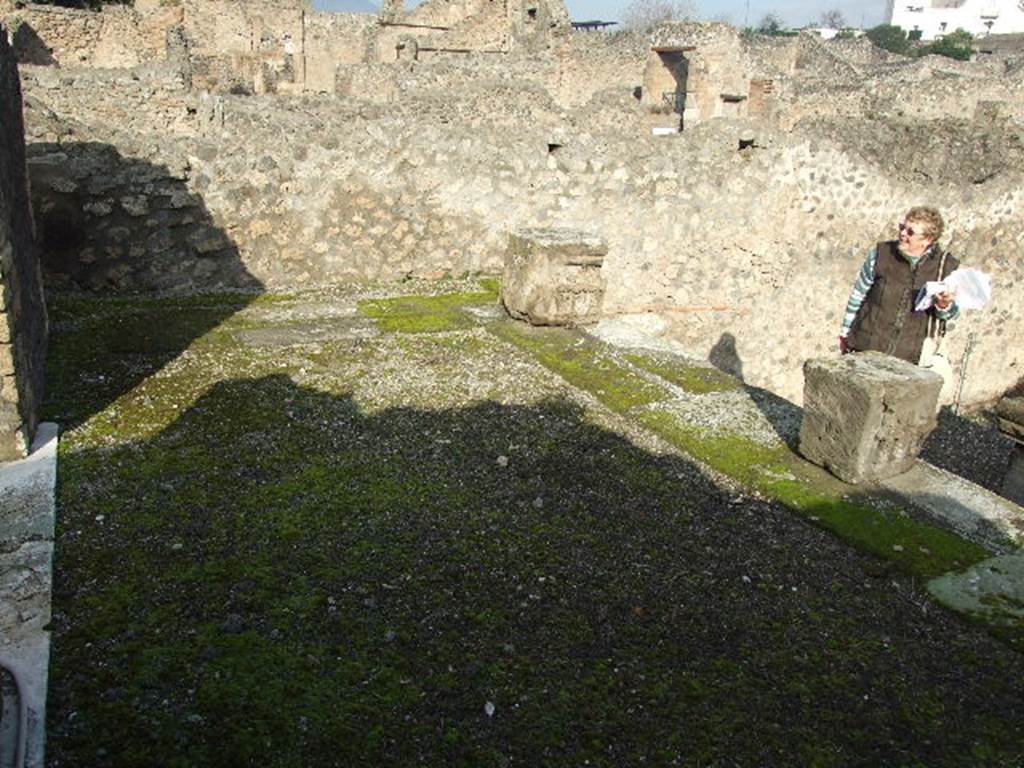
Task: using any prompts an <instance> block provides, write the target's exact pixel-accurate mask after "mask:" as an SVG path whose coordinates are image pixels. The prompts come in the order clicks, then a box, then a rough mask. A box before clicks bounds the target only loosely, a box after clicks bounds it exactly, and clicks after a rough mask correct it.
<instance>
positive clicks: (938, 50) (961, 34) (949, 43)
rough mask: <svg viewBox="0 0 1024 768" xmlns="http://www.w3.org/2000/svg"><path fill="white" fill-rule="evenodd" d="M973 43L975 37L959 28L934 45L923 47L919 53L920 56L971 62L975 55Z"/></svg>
mask: <svg viewBox="0 0 1024 768" xmlns="http://www.w3.org/2000/svg"><path fill="white" fill-rule="evenodd" d="M973 43H974V36H973V35H972V34H971V33H970V32H968V31H967V30H966V29H960V28H958V29H957V30H956V31H955V32H950V33H949V34H948V35H945V36H944V37H943V38H942V39H941V40H936V41H935V42H934V43H929V44H928V45H925V46H923V47H922V48H921V49H920V50H919V51H918V54H919V55H921V56H927V55H928V54H930V53H933V54H935V55H936V56H948V57H949V58H951V59H959V60H960V61H970V58H971V56H973V55H974V45H973Z"/></svg>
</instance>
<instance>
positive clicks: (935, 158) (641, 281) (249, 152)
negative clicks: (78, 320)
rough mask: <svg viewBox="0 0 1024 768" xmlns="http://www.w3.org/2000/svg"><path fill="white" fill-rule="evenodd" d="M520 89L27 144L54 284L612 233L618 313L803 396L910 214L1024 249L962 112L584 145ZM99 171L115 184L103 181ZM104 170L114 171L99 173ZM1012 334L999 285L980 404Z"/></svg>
mask: <svg viewBox="0 0 1024 768" xmlns="http://www.w3.org/2000/svg"><path fill="white" fill-rule="evenodd" d="M396 66H397V65H396ZM403 71H406V70H403ZM406 72H407V71H406ZM407 74H409V76H412V73H408V72H407ZM531 92H532V91H530V90H525V91H520V92H519V93H512V92H510V94H509V98H507V99H503V100H502V102H503V103H508V105H509V107H508V111H507V112H505V113H501V114H490V115H487V114H486V113H483V112H480V111H478V110H484V109H486V105H487V104H488V101H487V99H488V97H489V96H491V95H492V88H491V87H489V86H488V84H487V83H483V84H481V86H480V88H479V91H477V92H471V89H470V88H469V86H468V85H467V86H466V89H465V92H464V93H463V94H462V96H461V97H456V96H455V95H453V94H448V96H447V98H446V99H443V98H442V97H441V95H440V94H439V95H438V96H437V99H436V104H437V105H438V109H439V111H438V112H436V113H432V112H431V111H430V108H429V107H428V106H427V105H428V104H429V103H433V102H432V101H429V100H419V101H418V100H416V99H413V98H410V99H408V100H401V99H400V100H397V101H395V102H392V103H388V104H382V105H373V104H366V103H357V102H345V101H338V100H335V99H331V98H326V97H325V98H322V99H310V98H306V99H301V100H300V99H289V100H279V99H278V100H274V101H273V102H272V103H271V102H268V101H266V100H262V99H252V98H244V97H228V98H225V99H223V101H222V105H221V112H220V114H221V116H222V120H223V122H222V124H220V125H218V126H215V127H214V129H213V130H209V131H206V132H205V133H203V132H202V131H200V130H199V129H197V134H196V135H194V136H183V137H182V139H181V140H180V141H178V142H170V141H168V140H166V138H165V137H163V136H154V137H151V138H150V139H145V140H143V138H140V137H138V136H133V137H132V139H131V140H128V139H126V138H125V137H124V136H119V135H116V134H114V133H109V132H108V133H103V130H101V128H100V127H96V126H94V127H92V128H91V129H90V128H89V127H82V128H80V129H79V130H78V131H77V132H76V142H75V143H74V144H70V143H68V142H67V141H65V142H64V144H63V145H62V146H61V147H60V149H59V152H60V153H62V154H61V156H60V157H59V161H54V160H51V159H48V157H47V154H52V153H53V151H54V149H53V148H52V147H47V146H45V145H44V144H45V143H44V142H39V143H36V144H34V146H33V157H32V160H31V167H32V172H33V180H34V189H35V195H36V200H37V205H38V207H39V209H40V211H41V214H40V218H41V227H42V230H43V232H44V236H48V235H47V230H48V226H49V222H51V221H52V220H54V219H52V218H48V215H47V212H48V211H49V212H58V213H59V214H60V215H59V216H58V217H57V220H62V221H68V220H71V219H70V218H69V216H70V214H69V212H72V211H76V210H77V211H82V212H83V213H82V214H81V215H80V217H79V219H78V220H77V222H78V226H79V227H80V239H79V240H78V241H77V242H76V241H74V239H73V238H72V239H71V240H72V242H71V244H70V245H72V246H74V247H66V248H64V250H63V251H61V252H60V253H61V254H62V255H61V257H60V258H59V259H54V258H53V257H52V256H48V261H47V268H48V272H49V279H50V280H51V281H52V282H53V284H54V285H61V286H64V287H80V288H87V289H89V288H101V289H105V290H111V289H113V290H182V289H194V288H198V287H202V288H207V289H208V288H216V287H229V286H231V285H234V284H235V281H238V280H241V281H242V283H243V285H244V284H245V281H246V280H248V279H251V280H255V281H256V282H257V283H259V284H262V285H265V286H267V287H270V288H273V289H281V290H292V289H295V288H301V287H308V286H313V285H319V284H325V283H332V282H338V281H347V280H366V279H382V280H391V279H399V278H401V277H403V276H405V275H422V276H439V275H442V274H462V273H467V272H475V271H488V272H496V271H499V270H500V267H501V264H502V260H503V258H504V249H505V244H506V241H507V236H508V233H509V232H510V231H512V230H513V229H516V228H518V227H525V226H553V225H565V226H573V227H577V228H579V227H582V228H585V229H589V230H591V231H593V232H595V233H596V234H598V235H600V236H602V237H603V238H605V239H606V240H607V241H608V243H609V246H610V251H609V254H608V257H607V259H606V261H605V267H604V269H605V272H606V274H607V278H608V284H609V290H608V292H607V295H606V304H605V308H604V309H605V312H606V314H608V315H610V316H614V315H621V314H627V315H628V314H647V315H651V314H653V315H654V316H656V317H659V318H661V322H662V323H663V327H664V332H665V333H666V334H668V335H670V336H672V337H673V338H676V339H679V340H680V341H682V342H684V343H685V344H686V346H687V347H688V348H690V349H692V350H693V351H694V352H695V353H700V354H712V355H717V356H718V357H719V359H721V357H722V355H721V354H720V353H721V350H722V349H728V350H729V355H728V360H727V364H728V365H731V366H732V367H733V369H734V370H735V371H736V372H737V373H741V374H742V375H743V376H744V378H745V380H746V381H748V382H749V383H751V384H754V385H757V386H763V387H766V388H769V389H771V390H773V391H775V392H778V393H780V394H783V395H784V396H786V397H789V398H792V399H794V400H799V399H800V396H801V386H802V374H801V366H802V363H803V361H804V360H805V359H807V358H808V357H814V356H819V355H827V354H831V353H832V351H833V347H834V345H835V337H836V335H837V334H838V328H839V323H840V320H841V313H842V310H843V307H844V306H845V302H846V298H847V296H848V293H849V289H850V286H851V284H852V281H853V279H854V277H855V275H856V272H857V270H858V268H859V266H860V264H861V262H862V260H863V258H864V256H865V254H866V251H867V248H868V247H870V245H871V244H873V243H874V242H876V241H877V240H878V239H880V238H883V237H887V236H890V235H891V232H892V229H893V226H894V225H895V222H896V221H897V219H898V216H899V215H900V213H901V212H902V211H903V210H904V209H905V208H907V207H909V206H911V205H913V204H918V203H921V202H928V203H931V204H934V205H937V206H939V207H940V208H941V209H942V210H944V211H945V212H946V213H947V215H948V218H949V221H950V237H951V244H952V247H953V250H954V252H955V253H957V254H958V255H960V256H962V257H963V260H964V262H965V263H966V264H969V265H971V266H975V267H978V268H981V269H983V270H985V271H986V272H989V273H991V274H992V275H993V279H994V280H995V281H996V285H997V286H1010V285H1014V284H1019V282H1020V280H1021V278H1022V277H1024V275H1022V274H1021V272H1022V265H1021V263H1020V261H1019V259H1016V258H1015V256H1014V254H1016V253H1019V252H1020V249H1021V248H1022V247H1024V240H1022V238H1024V235H1022V234H1021V233H1022V232H1024V227H1022V226H1021V221H1020V215H1021V214H1020V211H1022V210H1024V207H1022V206H1021V203H1024V200H1022V199H1021V193H1020V192H1019V191H1018V190H1019V189H1020V188H1021V184H1020V182H1021V177H1022V171H1021V169H1022V168H1024V158H1021V157H1020V156H1018V155H1015V154H1013V149H1012V148H1013V143H1012V141H1011V139H1012V137H1011V136H1010V135H1009V134H1010V133H1012V132H1010V131H1008V130H1007V131H1003V132H1002V133H1000V132H998V131H996V129H995V128H991V130H992V131H994V132H993V133H991V135H987V136H981V137H978V138H977V139H974V138H972V135H973V132H975V131H977V130H982V129H981V128H980V127H979V126H977V125H974V124H973V123H972V124H971V125H970V126H961V127H960V128H958V129H957V130H956V131H952V132H951V130H952V129H951V128H950V127H948V126H946V125H937V126H934V127H929V126H928V125H926V124H919V125H917V132H916V133H910V134H903V133H902V129H901V128H900V126H899V125H898V124H892V125H890V126H889V127H888V128H887V131H886V132H884V135H883V134H881V133H879V132H878V129H877V120H873V119H862V120H861V121H860V123H858V122H856V121H853V120H851V119H850V118H844V120H843V121H842V123H843V130H844V131H845V133H844V134H842V136H844V137H846V138H845V139H844V138H842V137H841V136H840V135H839V134H837V135H835V136H830V135H829V134H828V132H827V131H826V130H825V129H824V128H819V129H817V130H815V131H811V132H809V133H808V134H802V133H798V134H796V135H792V136H790V135H787V134H783V133H777V132H772V131H770V130H769V129H767V128H763V129H762V133H761V134H759V141H760V145H761V146H762V147H763V148H761V149H750V150H744V151H742V152H741V151H738V145H737V137H738V135H739V133H738V132H739V131H740V130H741V128H742V124H738V123H735V122H733V121H729V120H721V121H711V122H707V123H702V124H700V125H698V126H697V128H696V129H694V130H692V131H688V132H686V133H684V134H683V135H680V136H675V137H664V138H662V137H658V138H655V137H650V136H646V135H632V136H623V135H622V134H621V132H605V133H599V134H591V133H590V130H589V129H588V128H587V127H584V126H583V125H581V124H580V114H581V113H580V112H574V113H569V114H566V115H563V116H562V117H561V118H559V117H558V116H559V114H560V112H559V108H558V107H557V105H552V104H551V103H550V99H549V100H548V106H545V105H544V103H543V101H542V100H541V97H542V96H543V95H544V91H543V89H540V90H538V91H536V93H537V98H538V100H537V102H536V103H535V104H534V110H535V112H534V113H533V114H534V115H535V116H536V117H535V118H530V117H526V116H525V115H526V113H516V112H515V110H517V109H525V108H526V107H525V106H524V105H529V104H530V100H529V97H527V96H526V94H528V93H531ZM441 105H444V108H445V110H446V111H440V110H441ZM460 110H466V111H465V112H463V113H460ZM216 112H217V111H216V110H213V113H216ZM197 117H198V115H197ZM571 126H577V128H576V129H575V130H566V128H567V127H571ZM90 130H91V131H92V133H90ZM985 130H989V129H985ZM559 131H561V132H560V133H559ZM944 135H949V136H951V139H950V140H949V141H948V142H947V141H945V140H943V141H938V140H936V142H937V143H936V142H932V140H931V139H929V138H927V137H930V136H944ZM810 136H813V138H809V137H810ZM886 142H889V143H886ZM893 142H895V144H896V145H898V146H899V148H900V153H901V154H900V157H901V158H904V159H905V158H907V157H909V156H910V155H911V154H913V153H914V152H916V150H912V146H917V144H920V147H919V149H920V153H918V154H919V155H920V157H922V158H929V159H930V164H927V165H924V166H922V167H925V168H930V169H931V170H932V172H933V173H934V174H936V177H935V178H934V179H933V181H932V182H931V183H929V184H928V185H926V186H922V185H921V183H920V182H919V181H917V175H916V172H915V171H914V167H916V166H914V167H910V168H903V165H904V163H900V165H898V166H893V167H890V166H886V165H884V164H880V163H879V162H878V161H867V160H865V158H866V157H875V156H881V155H884V154H886V153H891V152H892V150H891V149H887V148H886V147H890V146H891V143H893ZM914 142H917V144H915V143H914ZM999 142H1002V144H1000V143H999ZM970 144H977V145H978V146H988V147H990V149H991V148H995V147H997V146H1000V147H1003V148H1002V149H1000V150H999V152H1000V156H1001V157H1002V158H1003V160H1002V164H1003V166H1004V167H1002V168H1001V169H990V171H991V172H990V173H988V174H985V178H979V179H978V180H977V183H974V184H970V185H966V186H965V185H964V184H963V179H964V174H963V172H962V171H961V169H960V167H959V166H958V165H956V162H955V158H957V157H960V156H964V147H965V146H967V145H970ZM1004 145H1005V146H1004ZM104 146H105V147H106V149H104ZM117 147H120V149H117V150H116V152H114V150H115V149H116V148H117ZM112 152H114V153H113V154H112ZM968 154H969V153H968ZM915 156H916V155H915ZM941 158H947V160H945V161H941V162H940V159H941ZM105 162H106V163H112V164H113V168H114V170H115V171H116V173H109V172H107V171H103V172H102V173H100V169H103V168H104V163H105ZM904 171H906V172H904ZM993 174H994V175H993ZM97 175H99V177H100V178H102V179H105V180H106V181H104V182H103V183H100V184H95V183H92V182H91V181H90V179H94V178H95V177H97ZM69 176H70V178H68V177H69ZM76 177H77V178H76ZM69 182H70V183H69ZM72 184H74V185H75V186H72ZM69 189H70V190H71V191H67V190H69ZM249 284H250V285H251V284H252V283H249ZM1022 333H1024V309H1022V308H1020V307H1018V306H1016V304H1015V303H1014V302H1013V301H1012V292H1011V291H1009V290H1007V291H1005V292H999V293H997V297H996V300H995V302H994V303H993V306H992V307H991V309H989V310H986V311H985V312H984V313H977V314H976V315H974V316H967V317H965V318H963V320H962V321H961V323H960V325H959V327H958V329H957V331H956V333H955V334H954V335H952V336H951V337H950V341H949V345H950V348H951V350H952V351H953V353H954V356H955V357H956V358H957V359H961V358H963V357H964V356H965V353H966V351H967V345H968V342H969V341H970V344H971V347H972V348H971V352H970V356H969V359H968V363H969V366H970V367H969V370H968V376H967V378H966V381H965V388H964V394H965V398H966V401H967V402H971V401H978V400H983V399H986V398H988V397H991V396H994V395H996V394H998V393H999V392H1000V391H1001V390H1002V389H1005V388H1006V387H1007V386H1009V385H1011V384H1012V383H1013V382H1014V381H1015V380H1016V379H1017V378H1019V376H1020V373H1019V372H1020V370H1021V366H1024V361H1022V360H1020V359H1018V358H1019V356H1020V354H1021V351H1020V350H1019V349H1016V348H1014V347H1012V346H1011V345H1009V344H1007V341H1006V340H1007V339H1012V338H1015V337H1016V336H1017V335H1019V334H1022ZM1014 355H1016V356H1017V357H1014ZM979 371H985V375H984V376H982V375H978V372H979Z"/></svg>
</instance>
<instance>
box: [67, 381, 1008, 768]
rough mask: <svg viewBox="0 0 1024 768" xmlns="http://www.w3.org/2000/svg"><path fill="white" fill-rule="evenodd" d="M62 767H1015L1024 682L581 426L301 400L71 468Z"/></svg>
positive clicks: (240, 391)
mask: <svg viewBox="0 0 1024 768" xmlns="http://www.w3.org/2000/svg"><path fill="white" fill-rule="evenodd" d="M61 462H62V464H61V482H60V488H59V493H60V502H59V503H60V509H61V518H62V520H61V533H60V536H59V541H58V547H59V563H60V567H59V570H58V572H57V581H56V589H55V596H54V604H55V615H54V654H53V658H54V666H53V671H52V688H51V701H50V729H49V734H50V735H49V747H50V753H51V764H52V765H53V766H70V765H95V766H136V765H156V764H162V765H203V766H211V767H212V766H239V765H249V764H256V763H259V764H260V765H266V766H338V765H344V766H385V765H403V766H404V765H411V764H422V765H445V766H452V765H463V766H489V765H506V766H511V765H551V766H561V765H565V766H569V765H572V766H578V765H583V764H588V763H589V764H591V765H605V766H623V765H640V764H643V763H646V764H650V765H669V764H674V765H689V766H708V765H722V766H725V765H737V766H749V765H765V766H772V765H779V766H781V765H820V766H848V765H896V764H906V765H912V764H921V765H929V766H954V765H956V766H960V765H979V766H980V765H1009V764H1012V761H1013V760H1014V759H1019V757H1020V755H1021V754H1022V749H1024V743H1022V740H1021V736H1020V734H1021V726H1022V725H1024V701H1022V700H1021V698H1020V696H1019V680H1020V679H1021V676H1022V674H1024V658H1022V657H1021V656H1020V655H1018V654H1016V653H1014V652H1012V651H1011V650H1009V649H1008V648H1006V647H1005V646H1003V645H1001V644H999V643H998V642H996V641H994V640H993V639H991V638H990V637H988V636H987V635H985V634H984V633H982V632H980V631H977V630H975V629H973V628H971V627H969V626H968V625H967V624H965V623H963V622H961V621H959V620H958V619H956V618H954V617H953V616H951V615H949V614H947V613H946V612H944V611H942V610H939V609H937V608H936V607H935V606H934V604H932V603H930V602H928V601H927V599H926V598H925V597H924V596H923V594H922V593H921V592H920V591H919V590H918V589H917V587H916V586H915V585H914V584H912V583H911V582H909V581H907V580H903V579H902V578H900V577H893V576H891V575H889V574H884V573H883V574H879V573H878V571H877V568H876V566H877V562H876V561H875V560H873V559H872V558H869V557H865V556H862V555H859V554H857V553H855V552H854V551H852V550H851V549H850V548H849V547H848V546H846V545H843V544H841V543H839V542H837V541H836V540H835V539H834V538H833V537H832V536H830V535H829V534H827V533H825V532H823V531H820V530H818V529H816V528H814V527H812V526H810V525H807V524H805V523H803V522H801V521H800V520H798V519H796V518H794V517H793V516H792V515H791V514H789V513H787V512H786V511H785V510H783V509H782V508H781V507H778V506H775V505H771V504H768V503H764V502H759V501H757V500H755V499H751V498H749V497H746V498H744V497H737V496H736V495H735V494H734V492H728V491H725V490H723V489H720V488H718V487H716V486H715V485H713V484H712V483H711V482H710V481H709V480H708V479H707V478H706V477H704V476H703V475H702V474H701V473H699V472H697V471H696V470H695V468H694V467H693V465H692V464H690V463H689V462H688V461H685V460H682V459H680V458H678V457H674V456H659V455H653V454H651V453H648V452H646V451H644V450H642V449H640V448H638V447H637V446H635V445H633V444H632V443H630V442H628V441H627V440H625V439H624V438H622V437H621V436H620V435H618V434H616V433H613V432H610V431H608V430H606V429H603V428H600V427H597V426H595V425H594V424H592V423H590V422H589V421H588V420H587V419H585V417H584V414H583V413H582V412H581V411H580V410H579V408H578V406H576V405H573V404H572V403H570V402H568V401H564V400H559V399H554V400H550V401H547V402H541V403H538V404H533V405H500V404H497V403H494V402H479V403H477V404H474V405H469V406H467V407H464V408H458V409H450V410H437V411H433V410H420V409H413V408H390V409H386V410H382V411H379V412H375V413H366V412H363V411H361V410H360V408H359V407H357V405H356V404H355V402H354V401H353V399H352V398H351V397H350V396H348V395H346V394H344V393H340V394H334V395H332V394H326V393H324V392H320V391H315V390H312V389H309V388H304V387H300V386H297V385H295V384H294V383H293V381H292V380H291V378H290V377H289V376H286V375H269V376H261V377H259V378H253V379H234V380H227V381H223V382H221V383H219V384H216V385H214V386H213V387H212V388H210V389H209V390H207V391H206V393H205V394H204V395H203V396H201V397H200V398H198V399H197V400H195V401H194V404H192V405H191V406H190V407H188V408H187V409H185V410H184V411H183V412H182V413H181V414H180V416H179V417H178V418H177V419H175V420H174V421H173V422H171V423H170V424H169V426H167V427H166V428H165V429H163V430H162V431H160V432H159V433H157V434H154V435H153V436H152V437H151V438H149V439H145V440H139V441H136V442H130V443H121V444H113V445H100V446H97V447H86V446H84V445H79V446H78V447H74V448H66V449H65V450H64V451H63V453H62V456H61Z"/></svg>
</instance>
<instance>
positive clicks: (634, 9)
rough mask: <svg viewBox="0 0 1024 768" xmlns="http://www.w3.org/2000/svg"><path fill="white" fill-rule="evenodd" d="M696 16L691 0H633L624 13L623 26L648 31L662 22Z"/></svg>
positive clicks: (683, 19) (684, 19)
mask: <svg viewBox="0 0 1024 768" xmlns="http://www.w3.org/2000/svg"><path fill="white" fill-rule="evenodd" d="M696 14H697V11H696V7H695V6H694V4H693V3H692V2H690V0H632V2H630V4H629V5H627V6H626V9H625V10H624V11H623V12H622V26H623V28H624V29H637V30H641V31H646V30H649V29H651V28H653V27H656V26H657V25H658V24H661V23H662V22H666V21H686V20H689V19H692V18H694V16H696Z"/></svg>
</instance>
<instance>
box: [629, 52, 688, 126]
mask: <svg viewBox="0 0 1024 768" xmlns="http://www.w3.org/2000/svg"><path fill="white" fill-rule="evenodd" d="M692 50H694V49H693V48H678V47H659V48H652V49H651V52H650V54H649V55H648V57H647V66H646V68H645V69H644V83H643V90H642V99H641V102H642V103H643V104H644V106H646V107H647V109H648V110H649V111H650V112H651V114H653V115H661V116H663V119H661V120H658V126H657V127H661V128H675V129H676V130H682V128H683V124H684V119H683V118H684V115H685V113H686V94H687V90H688V88H687V85H688V81H689V71H690V62H689V59H688V58H687V56H686V54H687V52H689V51H692Z"/></svg>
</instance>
